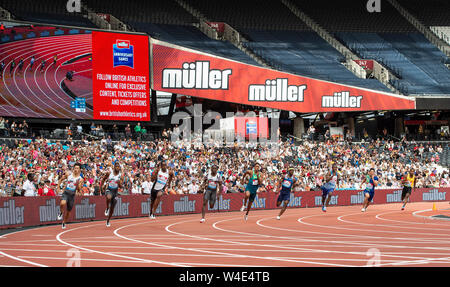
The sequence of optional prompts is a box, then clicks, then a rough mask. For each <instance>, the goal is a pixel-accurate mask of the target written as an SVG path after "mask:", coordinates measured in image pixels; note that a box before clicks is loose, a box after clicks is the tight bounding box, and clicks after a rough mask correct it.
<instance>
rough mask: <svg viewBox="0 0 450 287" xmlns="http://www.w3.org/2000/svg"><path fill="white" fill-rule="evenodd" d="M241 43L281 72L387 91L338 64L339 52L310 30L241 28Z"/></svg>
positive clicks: (387, 90) (375, 81) (339, 62)
mask: <svg viewBox="0 0 450 287" xmlns="http://www.w3.org/2000/svg"><path fill="white" fill-rule="evenodd" d="M245 33H246V34H248V35H250V38H251V39H252V41H251V42H247V43H245V45H247V46H249V47H250V48H251V49H253V51H255V52H256V53H257V54H260V55H261V56H262V57H263V58H265V59H267V60H268V61H269V62H271V63H272V64H274V65H275V66H276V67H277V68H279V69H280V70H283V71H288V72H291V73H294V74H298V75H301V76H307V77H312V78H318V79H321V80H326V81H333V82H338V83H342V84H347V85H354V86H358V87H364V88H370V89H376V90H381V91H386V92H390V90H389V89H388V88H387V87H386V86H384V85H383V84H382V83H381V82H379V81H378V80H376V79H360V78H358V77H357V76H355V75H354V74H353V73H352V72H351V71H349V70H348V69H347V68H346V67H345V66H344V65H343V64H342V63H341V61H342V60H343V58H342V55H341V54H340V53H339V52H338V51H337V50H335V49H334V48H333V47H332V46H331V45H330V44H328V43H327V42H326V41H325V40H323V39H322V38H321V37H320V36H319V35H317V34H316V33H314V32H307V31H255V30H245Z"/></svg>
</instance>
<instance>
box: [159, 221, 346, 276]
mask: <svg viewBox="0 0 450 287" xmlns="http://www.w3.org/2000/svg"><path fill="white" fill-rule="evenodd" d="M236 219H239V220H242V217H238V218H236V217H235V218H231V219H225V220H219V221H216V222H215V223H214V224H213V227H214V228H216V227H215V226H216V224H217V223H219V222H223V221H228V220H236ZM185 222H188V221H183V222H177V223H173V224H170V225H168V226H166V230H167V231H168V232H170V233H173V234H177V235H181V236H186V237H193V238H200V237H198V236H195V235H189V234H184V233H180V232H175V231H172V230H170V227H172V226H174V225H177V224H181V223H185ZM216 229H217V228H216ZM219 230H220V229H219ZM237 233H240V232H237ZM242 234H246V233H242ZM248 234H249V233H247V235H248ZM203 239H205V240H209V241H217V242H223V243H233V244H236V245H245V246H259V247H273V248H275V249H276V250H277V249H280V248H282V249H283V248H284V249H300V248H289V247H280V246H278V245H269V244H251V243H243V242H239V241H229V240H223V239H212V238H203ZM276 250H275V251H274V252H277V251H276ZM303 250H305V249H303ZM267 251H268V250H267ZM324 252H325V251H324ZM241 256H242V255H241ZM244 257H248V258H255V259H265V260H281V261H287V262H295V263H306V264H315V265H327V266H343V267H352V266H353V265H342V264H332V263H322V262H314V261H303V260H282V259H276V258H274V257H270V256H269V257H261V256H244Z"/></svg>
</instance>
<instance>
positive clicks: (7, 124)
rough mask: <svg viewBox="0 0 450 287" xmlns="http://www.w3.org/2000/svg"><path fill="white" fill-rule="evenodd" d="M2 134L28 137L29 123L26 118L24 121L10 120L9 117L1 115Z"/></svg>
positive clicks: (0, 127)
mask: <svg viewBox="0 0 450 287" xmlns="http://www.w3.org/2000/svg"><path fill="white" fill-rule="evenodd" d="M0 136H3V137H21V138H23V137H27V136H29V127H28V123H27V122H26V121H25V120H23V121H22V122H19V121H10V120H9V119H5V118H3V117H0Z"/></svg>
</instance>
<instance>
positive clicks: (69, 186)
mask: <svg viewBox="0 0 450 287" xmlns="http://www.w3.org/2000/svg"><path fill="white" fill-rule="evenodd" d="M63 181H66V187H65V188H64V191H61V184H62V183H63ZM82 186H83V178H82V177H81V164H79V163H76V164H75V165H74V167H73V171H72V173H70V172H67V173H66V174H64V175H63V176H62V177H61V178H60V179H59V182H58V193H59V194H61V193H62V195H61V202H60V204H59V210H60V211H59V214H58V220H61V219H63V221H62V228H63V229H65V228H66V223H67V220H68V219H69V216H70V212H71V211H72V208H73V203H74V201H75V195H76V194H77V192H80V191H81V187H82Z"/></svg>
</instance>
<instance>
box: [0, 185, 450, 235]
mask: <svg viewBox="0 0 450 287" xmlns="http://www.w3.org/2000/svg"><path fill="white" fill-rule="evenodd" d="M449 191H450V188H417V189H415V190H414V191H413V192H412V194H411V197H410V201H411V202H437V201H448V200H449ZM401 193H402V190H401V189H379V190H376V191H375V196H374V199H373V203H374V204H386V203H389V204H398V206H397V207H392V208H394V209H396V210H400V205H401ZM278 195H279V194H278V193H274V192H259V193H258V194H257V196H256V198H255V201H254V202H253V205H252V210H253V209H275V208H277V207H276V201H277V198H278ZM60 200H61V197H60V196H41V197H0V229H5V228H14V227H24V226H37V225H46V224H55V223H61V221H60V220H57V215H58V213H59V203H60ZM363 202H364V194H363V191H361V190H338V191H336V192H334V193H333V196H332V197H331V200H330V206H349V205H361V204H362V203H363ZM202 203H203V195H202V194H183V195H181V194H180V195H164V196H163V197H162V199H161V202H160V204H159V206H158V208H157V209H156V215H180V214H194V213H201V211H202ZM243 203H244V194H242V193H224V194H219V196H218V198H217V201H216V204H215V206H214V207H213V208H210V207H209V206H208V210H209V212H227V211H238V210H239V209H240V208H241V206H242V205H243ZM321 205H322V192H321V191H300V192H293V193H291V194H290V203H289V208H308V207H313V208H314V207H320V206H321ZM105 207H106V202H105V197H104V196H76V197H75V204H74V208H73V210H72V213H71V217H70V219H69V221H70V222H83V221H91V220H106V216H105V215H104V211H105ZM149 211H150V196H149V195H140V194H139V195H122V196H119V197H117V204H116V208H115V209H114V214H113V216H114V218H131V217H143V216H148V214H149ZM318 212H321V211H320V209H319V211H318ZM274 214H277V213H276V212H274Z"/></svg>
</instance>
